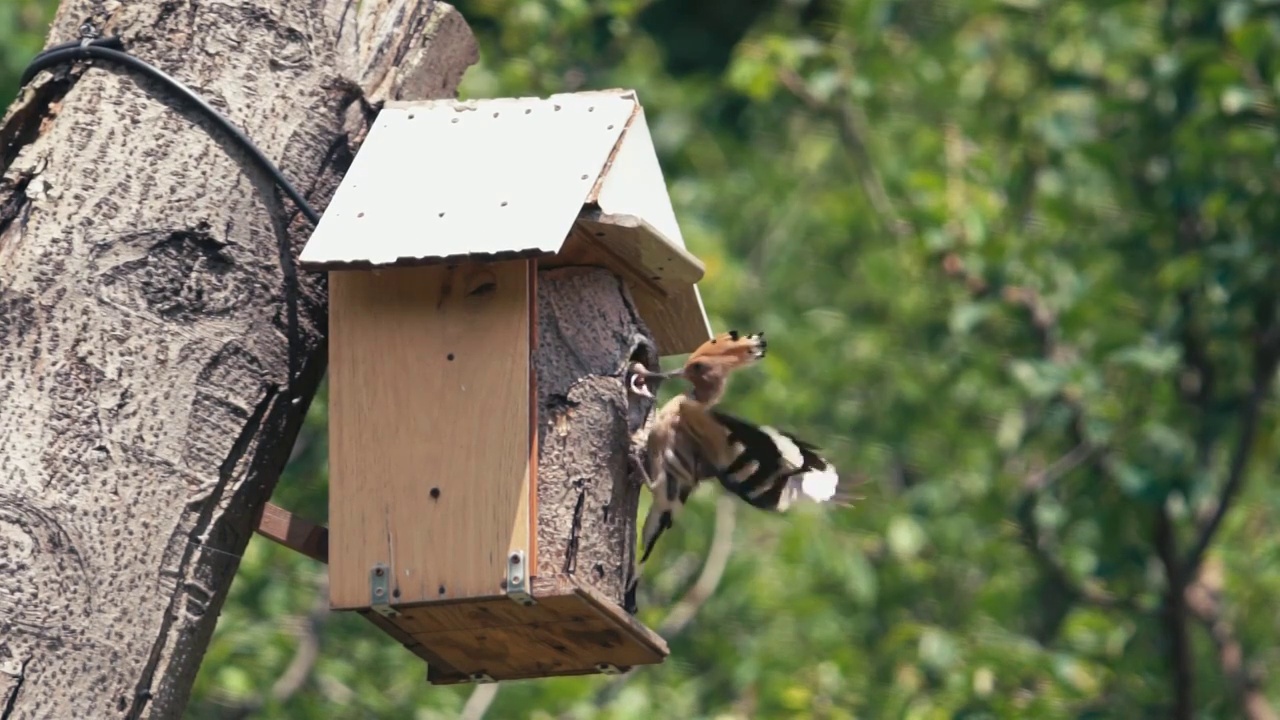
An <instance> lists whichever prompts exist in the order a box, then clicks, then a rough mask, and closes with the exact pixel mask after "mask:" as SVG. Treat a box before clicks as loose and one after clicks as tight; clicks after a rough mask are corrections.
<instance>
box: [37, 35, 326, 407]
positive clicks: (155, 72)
mask: <svg viewBox="0 0 1280 720" xmlns="http://www.w3.org/2000/svg"><path fill="white" fill-rule="evenodd" d="M76 60H109V61H111V62H114V63H118V64H120V65H123V66H125V67H127V68H129V69H131V70H136V71H138V72H140V73H142V74H143V75H146V76H147V77H149V78H151V79H153V80H156V81H157V82H159V83H160V84H161V85H164V86H166V87H168V88H169V89H170V90H172V91H173V92H175V93H177V94H178V95H179V96H180V97H181V98H182V99H183V100H185V101H186V102H188V103H190V104H191V106H192V107H194V108H195V109H196V110H198V111H200V113H201V114H203V115H204V116H205V117H207V118H208V119H209V120H210V121H211V122H213V124H214V125H216V126H218V128H219V129H220V130H222V131H223V132H225V133H226V134H227V136H228V137H230V138H231V140H232V141H233V142H234V143H235V144H236V145H239V146H240V148H241V149H242V150H244V152H245V153H246V154H248V156H249V157H250V158H252V159H253V161H254V162H256V163H257V164H258V166H259V167H261V168H262V170H263V171H264V172H266V173H267V174H268V175H270V176H271V178H272V179H273V180H275V183H276V185H277V186H278V187H279V188H280V189H282V190H284V192H285V194H286V195H288V196H289V199H290V200H292V201H293V203H294V205H296V206H297V207H298V209H299V210H301V211H302V214H303V215H305V216H306V217H307V219H308V220H310V221H311V224H312V225H313V226H314V225H316V224H318V223H319V222H320V213H317V212H316V211H315V209H314V208H312V207H311V206H310V205H309V204H307V201H306V200H304V199H303V197H302V193H300V192H298V190H297V188H295V187H294V186H293V183H291V182H289V180H288V178H286V177H285V176H284V174H283V173H282V172H280V168H278V167H276V166H275V163H273V162H271V161H270V160H269V159H267V156H266V155H264V154H262V151H261V150H259V149H258V146H257V145H254V144H253V141H252V140H250V139H249V138H248V136H246V135H245V134H244V133H243V132H241V131H240V128H238V127H236V126H235V125H234V124H233V123H232V122H231V121H230V120H228V119H227V118H226V117H225V116H223V114H222V113H220V112H218V111H217V110H216V109H215V108H214V107H213V106H212V105H210V104H209V103H207V102H205V101H204V98H202V97H200V96H199V95H197V94H196V93H195V92H194V91H192V90H191V88H189V87H187V86H186V85H184V84H183V83H182V81H180V80H178V79H177V78H175V77H173V76H171V75H169V74H168V73H166V72H164V71H163V70H161V69H160V68H157V67H156V66H154V65H151V64H150V63H147V62H146V61H144V60H139V59H138V58H136V57H134V56H132V55H130V54H129V53H127V52H125V51H124V43H123V42H122V41H121V40H120V38H119V37H109V38H97V39H92V40H90V39H88V38H85V39H83V40H78V41H74V42H67V43H61V44H58V45H54V46H52V47H50V48H48V49H47V50H45V51H43V52H41V53H40V54H39V55H36V56H35V58H33V59H32V60H31V64H29V65H28V66H27V69H26V70H24V71H23V73H22V78H21V80H20V82H19V85H20V86H22V85H26V84H27V83H29V82H31V80H32V78H34V77H35V76H36V74H37V73H39V72H40V71H41V70H47V69H49V68H51V67H53V66H55V65H60V64H62V63H66V62H74V61H76ZM279 235H280V242H279V251H280V269H281V272H282V273H283V275H284V283H285V300H286V303H287V311H286V312H287V315H288V318H287V321H286V322H287V323H288V340H289V360H288V362H289V381H290V382H289V385H290V390H292V385H293V381H294V380H295V379H296V378H297V376H298V373H299V371H300V368H301V359H300V358H299V353H298V349H297V347H296V346H297V344H298V342H299V340H300V338H299V337H298V334H299V333H298V274H297V270H296V269H295V268H294V265H293V252H292V248H290V246H289V238H288V234H287V233H279ZM291 394H292V393H290V395H291Z"/></svg>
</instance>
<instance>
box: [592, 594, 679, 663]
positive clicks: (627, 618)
mask: <svg viewBox="0 0 1280 720" xmlns="http://www.w3.org/2000/svg"><path fill="white" fill-rule="evenodd" d="M578 595H579V596H580V597H582V598H583V599H584V600H586V601H587V604H588V605H589V606H590V607H591V609H592V610H594V611H595V612H596V613H597V614H598V615H600V616H601V617H603V618H605V619H606V620H607V621H609V622H612V623H614V624H616V625H617V626H619V627H621V628H622V629H623V631H625V632H626V633H628V634H629V635H631V637H632V638H634V639H635V640H636V641H637V642H639V643H641V644H643V645H646V646H648V647H649V649H650V650H652V651H653V652H654V654H655V655H657V656H658V661H659V662H661V661H662V659H663V658H666V657H667V656H668V655H670V654H671V648H669V647H668V646H667V641H666V639H665V638H663V637H662V636H661V635H659V634H658V633H656V632H654V631H653V630H650V629H649V627H648V626H646V625H645V624H644V623H642V622H640V621H639V620H636V619H635V618H634V617H632V616H631V615H630V614H629V613H627V611H625V610H623V609H622V608H621V607H619V606H618V605H617V604H616V603H613V602H610V601H609V600H608V599H606V598H605V597H604V596H603V595H601V594H600V593H598V592H596V591H595V590H593V589H591V588H589V587H585V586H580V587H579V588H578Z"/></svg>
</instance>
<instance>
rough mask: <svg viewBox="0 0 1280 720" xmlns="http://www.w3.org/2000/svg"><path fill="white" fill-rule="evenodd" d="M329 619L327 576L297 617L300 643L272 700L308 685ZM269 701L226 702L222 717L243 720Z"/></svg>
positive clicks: (278, 680) (283, 698)
mask: <svg viewBox="0 0 1280 720" xmlns="http://www.w3.org/2000/svg"><path fill="white" fill-rule="evenodd" d="M328 619H329V580H328V575H327V574H325V575H324V576H322V577H321V579H320V581H319V583H318V587H317V588H316V590H315V601H314V603H313V604H312V606H311V610H310V611H309V612H308V613H307V614H306V615H305V616H303V617H300V618H294V622H293V624H294V631H295V633H296V634H297V637H298V645H297V647H296V648H294V651H293V658H292V659H291V660H290V661H289V664H288V665H287V666H286V667H285V669H284V672H282V673H280V677H278V678H276V681H275V683H274V684H272V686H271V691H270V693H269V695H268V697H269V699H270V700H271V701H274V702H277V703H284V702H287V701H288V700H289V698H291V697H293V696H294V695H295V694H297V692H298V691H299V690H301V689H302V688H303V686H305V685H306V683H307V680H309V679H310V678H311V672H312V670H314V669H315V665H316V660H318V659H319V658H320V634H321V631H322V630H323V628H324V624H325V623H326V622H327V621H328ZM266 703H267V699H266V698H249V699H244V700H239V701H236V702H234V703H226V704H225V709H224V710H223V711H222V712H221V714H220V717H221V718H223V720H244V718H247V717H250V716H252V715H254V714H255V713H258V712H260V711H261V710H262V708H263V706H265V705H266Z"/></svg>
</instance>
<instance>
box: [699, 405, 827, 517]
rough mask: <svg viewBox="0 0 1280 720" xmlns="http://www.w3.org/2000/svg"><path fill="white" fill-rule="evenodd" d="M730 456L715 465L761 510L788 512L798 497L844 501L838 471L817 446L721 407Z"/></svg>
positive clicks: (727, 483)
mask: <svg viewBox="0 0 1280 720" xmlns="http://www.w3.org/2000/svg"><path fill="white" fill-rule="evenodd" d="M711 415H712V417H713V418H714V419H715V421H716V422H718V423H719V424H720V425H721V426H722V427H724V428H725V430H726V431H727V443H728V446H729V447H728V450H727V452H726V453H723V454H722V455H723V456H725V457H730V458H732V460H731V461H730V462H729V463H728V464H727V465H726V466H725V467H723V468H717V473H716V475H717V478H718V479H719V480H720V484H721V485H722V486H724V488H725V489H726V490H728V491H729V492H731V493H733V494H735V495H737V496H738V497H740V498H742V499H743V500H745V501H746V502H748V503H750V504H751V505H753V506H755V507H757V508H760V509H762V510H774V511H779V512H781V511H784V510H786V509H787V508H789V507H790V506H791V505H792V504H793V503H794V502H795V501H797V500H809V501H813V502H828V501H831V500H836V501H840V500H841V499H842V498H841V496H840V494H839V493H838V488H839V484H840V476H839V474H838V473H837V472H836V469H835V467H833V466H832V465H831V463H829V462H827V460H826V459H825V458H823V457H822V456H821V455H819V454H818V448H817V447H816V446H814V445H812V444H811V443H808V442H805V441H804V440H801V439H799V438H797V437H796V436H794V435H792V434H791V433H788V432H785V431H782V430H778V429H776V428H772V427H769V426H768V425H755V424H752V423H749V422H747V421H746V420H743V419H741V418H737V417H734V416H733V415H730V414H728V413H723V412H720V411H718V410H712V411H711Z"/></svg>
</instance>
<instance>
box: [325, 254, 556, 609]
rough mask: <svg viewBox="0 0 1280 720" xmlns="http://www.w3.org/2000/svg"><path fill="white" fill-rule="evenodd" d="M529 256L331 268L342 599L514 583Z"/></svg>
mask: <svg viewBox="0 0 1280 720" xmlns="http://www.w3.org/2000/svg"><path fill="white" fill-rule="evenodd" d="M528 277H529V276H528V269H527V266H526V263H525V261H512V262H505V263H496V264H492V265H460V266H452V267H449V266H429V267H417V268H397V269H389V270H384V271H379V272H361V271H354V272H345V271H338V272H331V273H330V279H329V298H330V316H329V327H330V334H329V348H330V349H329V355H330V358H329V396H330V400H329V432H330V487H329V530H330V547H329V558H330V560H329V562H330V602H331V605H332V606H333V607H334V608H360V607H366V606H368V605H369V572H370V569H371V568H372V567H373V566H374V565H375V564H376V563H385V564H386V565H388V566H389V567H390V568H391V570H392V581H391V594H392V600H391V603H392V605H396V604H400V603H413V602H423V601H428V600H444V599H456V598H466V597H482V596H492V595H494V594H496V593H500V592H502V588H501V583H502V581H503V579H504V577H505V572H506V562H507V553H508V551H510V550H512V549H524V550H526V552H527V551H528V550H529V535H530V532H529V481H530V469H529V432H530V427H529V420H530V408H529V387H528V383H529V377H530V375H529V373H530V367H529V365H530V360H529V353H530V343H529V333H530V327H529V321H530V312H531V310H530V299H529V298H530V295H529V285H528V282H529V280H528Z"/></svg>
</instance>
